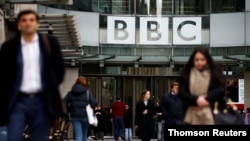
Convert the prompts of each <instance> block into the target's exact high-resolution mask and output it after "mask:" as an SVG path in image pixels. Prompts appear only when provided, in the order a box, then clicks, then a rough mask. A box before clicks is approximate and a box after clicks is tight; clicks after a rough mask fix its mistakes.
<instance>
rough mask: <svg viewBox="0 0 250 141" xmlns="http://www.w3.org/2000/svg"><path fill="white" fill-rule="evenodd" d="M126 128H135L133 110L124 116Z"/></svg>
mask: <svg viewBox="0 0 250 141" xmlns="http://www.w3.org/2000/svg"><path fill="white" fill-rule="evenodd" d="M124 127H125V128H132V127H133V114H132V110H131V108H128V109H127V110H126V113H125V116H124Z"/></svg>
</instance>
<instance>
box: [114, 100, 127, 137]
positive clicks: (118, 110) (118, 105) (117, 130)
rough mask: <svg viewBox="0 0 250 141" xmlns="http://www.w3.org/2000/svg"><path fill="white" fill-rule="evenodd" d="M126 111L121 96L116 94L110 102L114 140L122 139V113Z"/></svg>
mask: <svg viewBox="0 0 250 141" xmlns="http://www.w3.org/2000/svg"><path fill="white" fill-rule="evenodd" d="M125 112H126V107H125V104H124V103H123V102H122V100H121V97H120V96H118V97H117V98H116V101H115V102H113V104H112V121H113V124H114V138H115V141H118V140H122V139H124V138H125V137H124V115H125Z"/></svg>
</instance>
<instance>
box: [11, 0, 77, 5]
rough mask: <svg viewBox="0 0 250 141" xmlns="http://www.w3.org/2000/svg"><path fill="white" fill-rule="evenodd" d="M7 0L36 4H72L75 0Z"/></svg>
mask: <svg viewBox="0 0 250 141" xmlns="http://www.w3.org/2000/svg"><path fill="white" fill-rule="evenodd" d="M6 2H10V3H20V4H22V3H23V4H25V3H34V4H66V5H72V4H73V0H6Z"/></svg>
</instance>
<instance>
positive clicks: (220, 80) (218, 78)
mask: <svg viewBox="0 0 250 141" xmlns="http://www.w3.org/2000/svg"><path fill="white" fill-rule="evenodd" d="M196 53H201V54H203V55H204V56H205V58H206V60H207V64H208V66H209V68H210V71H211V78H212V79H213V80H214V81H215V83H216V84H217V85H223V86H225V84H226V79H225V78H224V75H223V73H222V70H221V68H220V67H219V66H218V65H217V64H215V63H214V60H213V58H212V56H211V55H210V54H209V51H208V49H207V48H206V47H197V48H196V49H195V50H194V51H193V53H192V54H191V56H190V58H189V60H188V62H187V64H186V65H185V67H184V69H183V71H182V73H181V78H182V79H187V76H189V74H190V71H191V69H192V68H193V67H194V57H195V55H196ZM187 81H188V80H184V82H187ZM181 82H182V81H181Z"/></svg>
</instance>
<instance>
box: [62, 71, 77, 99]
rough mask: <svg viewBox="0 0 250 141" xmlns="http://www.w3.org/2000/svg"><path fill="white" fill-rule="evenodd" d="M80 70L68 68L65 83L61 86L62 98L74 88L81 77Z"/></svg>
mask: <svg viewBox="0 0 250 141" xmlns="http://www.w3.org/2000/svg"><path fill="white" fill-rule="evenodd" d="M78 70H79V69H78V68H66V72H65V76H64V81H63V83H62V85H61V86H60V91H61V97H62V98H64V97H65V96H66V94H67V93H68V92H69V90H70V89H71V88H72V86H73V84H74V83H75V82H76V79H77V77H78V75H79V73H78Z"/></svg>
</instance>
